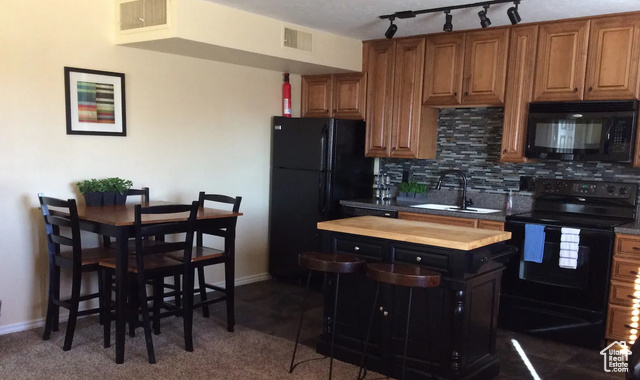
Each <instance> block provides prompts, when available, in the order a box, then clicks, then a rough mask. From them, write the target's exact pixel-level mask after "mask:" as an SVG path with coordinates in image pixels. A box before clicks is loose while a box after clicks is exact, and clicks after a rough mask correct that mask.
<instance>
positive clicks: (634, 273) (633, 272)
mask: <svg viewBox="0 0 640 380" xmlns="http://www.w3.org/2000/svg"><path fill="white" fill-rule="evenodd" d="M629 273H631V274H632V275H634V276H637V275H638V271H636V270H630V271H629Z"/></svg>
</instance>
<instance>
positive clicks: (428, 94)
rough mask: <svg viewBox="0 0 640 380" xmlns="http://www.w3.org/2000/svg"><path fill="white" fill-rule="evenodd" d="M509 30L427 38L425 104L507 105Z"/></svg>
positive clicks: (438, 105) (498, 29) (501, 29)
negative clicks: (505, 101)
mask: <svg viewBox="0 0 640 380" xmlns="http://www.w3.org/2000/svg"><path fill="white" fill-rule="evenodd" d="M508 39H509V29H508V28H496V29H492V30H481V31H477V32H468V33H456V34H439V35H435V36H430V37H427V49H426V50H427V55H426V64H425V77H424V85H423V94H422V98H423V99H422V100H423V104H425V105H430V106H436V107H440V106H451V105H458V104H463V105H501V104H502V103H504V92H505V79H506V70H507V51H508V44H509V40H508Z"/></svg>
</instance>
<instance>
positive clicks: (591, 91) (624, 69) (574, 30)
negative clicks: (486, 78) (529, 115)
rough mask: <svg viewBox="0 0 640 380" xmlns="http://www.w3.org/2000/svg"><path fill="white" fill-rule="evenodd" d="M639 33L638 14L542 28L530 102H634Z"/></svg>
mask: <svg viewBox="0 0 640 380" xmlns="http://www.w3.org/2000/svg"><path fill="white" fill-rule="evenodd" d="M639 33H640V20H639V19H638V16H637V15H624V16H612V17H602V18H596V19H593V20H591V21H590V20H577V21H560V22H555V23H550V24H542V25H541V26H540V34H539V38H538V59H537V62H536V79H535V88H534V101H565V100H615V99H633V98H636V97H637V95H638V49H639V47H638V46H639V45H638V44H639V37H640V34H639Z"/></svg>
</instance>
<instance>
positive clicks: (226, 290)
mask: <svg viewBox="0 0 640 380" xmlns="http://www.w3.org/2000/svg"><path fill="white" fill-rule="evenodd" d="M205 202H207V204H205ZM209 202H211V203H218V204H220V203H222V204H224V205H232V206H231V207H232V211H233V212H240V202H242V197H235V198H233V197H230V196H226V195H220V194H205V192H204V191H201V192H200V194H199V196H198V204H199V206H200V207H205V206H207V207H213V208H219V207H220V206H216V205H211V204H210V203H209ZM223 207H224V206H223ZM236 221H237V218H234V219H233V222H232V225H230V226H229V227H227V228H212V229H207V228H200V227H198V229H197V230H196V246H195V248H194V252H193V255H192V256H191V261H192V264H193V267H194V270H197V271H198V287H197V288H195V289H194V292H195V294H199V295H200V300H199V302H197V303H194V305H193V307H194V308H198V307H202V314H203V316H204V317H205V318H208V317H209V305H211V304H213V303H217V302H222V301H225V302H226V304H227V330H228V331H229V332H233V330H234V327H235V311H234V310H235V289H234V288H235V238H236ZM206 235H211V236H218V237H222V238H224V247H223V249H217V248H212V247H207V246H205V245H204V237H205V236H206ZM170 257H172V258H174V259H177V260H181V261H182V260H184V258H183V257H181V256H180V255H179V254H175V253H172V254H171V256H170ZM217 264H223V265H224V272H225V286H224V287H221V286H217V285H213V284H210V283H207V282H206V279H205V274H204V268H205V267H207V266H210V265H217ZM207 289H209V290H213V292H212V293H214V294H207ZM210 297H213V298H210Z"/></svg>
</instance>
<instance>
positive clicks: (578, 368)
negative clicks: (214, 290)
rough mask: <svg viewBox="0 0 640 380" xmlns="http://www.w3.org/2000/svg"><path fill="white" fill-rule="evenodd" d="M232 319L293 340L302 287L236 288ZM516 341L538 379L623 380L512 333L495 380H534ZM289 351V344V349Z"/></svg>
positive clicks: (585, 355)
mask: <svg viewBox="0 0 640 380" xmlns="http://www.w3.org/2000/svg"><path fill="white" fill-rule="evenodd" d="M236 289H237V290H236V320H237V323H238V324H239V325H241V326H245V327H249V328H252V329H255V330H259V331H262V332H264V333H267V334H271V335H275V336H279V337H282V338H285V339H289V340H291V341H292V342H293V341H294V340H295V334H296V326H297V322H298V317H299V305H300V301H301V300H302V297H303V295H304V288H303V287H302V286H300V285H297V284H291V283H285V282H281V281H276V280H269V281H263V282H258V283H252V284H248V285H244V286H239V287H237V288H236ZM321 306H322V296H321V294H320V293H319V292H311V294H310V299H309V311H308V312H307V314H306V315H305V323H304V325H303V330H302V333H301V342H302V343H303V344H306V345H308V346H314V344H315V339H316V337H317V335H318V332H319V331H321V319H322V307H321ZM214 313H215V315H216V316H218V317H219V318H220V319H221V321H224V320H225V312H224V306H223V305H221V304H218V306H217V307H216V308H215V312H214ZM511 339H516V340H517V341H518V342H519V343H520V345H521V346H522V348H523V350H524V351H525V352H526V353H527V355H528V357H529V360H530V361H531V363H532V365H533V367H534V368H535V370H536V372H537V373H538V375H539V376H540V378H541V379H554V380H555V379H562V380H586V379H594V380H600V379H602V380H604V379H623V378H624V376H623V375H620V374H611V373H605V372H604V370H603V357H602V356H601V355H600V354H599V352H597V351H591V350H587V349H583V348H579V347H573V346H568V345H564V344H560V343H555V342H552V341H547V340H542V339H538V338H534V337H530V336H527V335H523V334H518V333H514V332H511V331H505V330H499V331H498V339H497V349H498V357H499V358H500V375H499V376H498V377H497V378H496V379H499V380H507V379H509V380H512V379H513V380H515V379H518V380H525V379H533V377H532V375H531V374H530V372H529V370H528V369H527V368H526V366H525V365H524V364H523V362H522V360H521V359H520V356H519V355H518V353H517V352H516V350H515V349H514V347H513V345H512V343H511ZM292 349H293V344H292Z"/></svg>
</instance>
